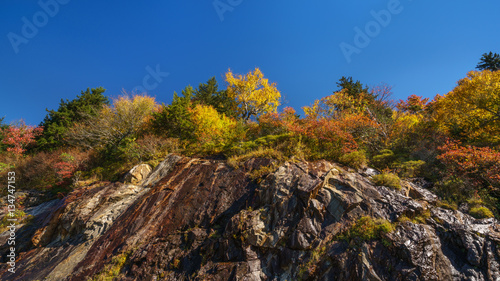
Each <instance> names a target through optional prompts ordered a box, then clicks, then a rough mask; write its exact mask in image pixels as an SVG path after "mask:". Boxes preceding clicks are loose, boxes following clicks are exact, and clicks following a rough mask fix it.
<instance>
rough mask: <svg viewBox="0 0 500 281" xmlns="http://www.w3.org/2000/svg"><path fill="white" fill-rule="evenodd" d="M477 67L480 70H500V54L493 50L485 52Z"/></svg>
mask: <svg viewBox="0 0 500 281" xmlns="http://www.w3.org/2000/svg"><path fill="white" fill-rule="evenodd" d="M476 68H477V69H479V70H486V69H488V70H491V71H497V70H500V55H499V54H497V53H493V52H489V53H484V54H483V56H482V57H481V60H480V62H479V63H478V64H477V66H476Z"/></svg>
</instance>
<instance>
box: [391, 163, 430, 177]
mask: <svg viewBox="0 0 500 281" xmlns="http://www.w3.org/2000/svg"><path fill="white" fill-rule="evenodd" d="M424 165H425V161H422V160H416V161H406V162H403V163H401V164H398V165H396V169H397V170H398V174H399V175H400V176H402V177H404V178H414V177H417V176H419V175H420V174H421V173H422V167H423V166H424Z"/></svg>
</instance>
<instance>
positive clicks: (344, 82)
mask: <svg viewBox="0 0 500 281" xmlns="http://www.w3.org/2000/svg"><path fill="white" fill-rule="evenodd" d="M337 86H338V87H339V89H338V90H337V91H334V92H333V93H334V94H335V93H336V92H340V91H342V90H345V91H346V93H347V94H348V95H349V96H351V97H353V98H359V96H360V95H365V94H368V87H366V86H363V84H361V82H359V81H358V80H356V82H354V81H353V80H352V77H350V76H349V77H345V76H342V78H340V79H339V82H337Z"/></svg>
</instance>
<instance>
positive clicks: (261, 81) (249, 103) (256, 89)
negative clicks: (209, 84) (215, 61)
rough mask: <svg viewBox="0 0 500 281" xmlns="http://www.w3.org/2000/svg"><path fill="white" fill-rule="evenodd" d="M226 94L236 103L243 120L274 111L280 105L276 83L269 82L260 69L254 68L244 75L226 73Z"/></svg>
mask: <svg viewBox="0 0 500 281" xmlns="http://www.w3.org/2000/svg"><path fill="white" fill-rule="evenodd" d="M226 82H227V83H228V88H227V91H228V94H229V95H230V96H232V97H233V98H234V99H235V100H236V102H237V103H238V106H239V110H240V115H241V117H242V118H243V119H244V120H248V119H250V117H252V116H259V115H260V114H263V113H270V112H276V109H277V108H278V106H279V105H280V98H281V94H280V92H279V91H278V89H276V83H269V81H268V79H266V78H264V74H262V72H261V71H260V69H258V68H256V69H255V70H254V71H253V72H252V71H250V72H248V73H247V74H245V75H233V73H232V72H231V70H230V69H229V70H228V72H227V73H226Z"/></svg>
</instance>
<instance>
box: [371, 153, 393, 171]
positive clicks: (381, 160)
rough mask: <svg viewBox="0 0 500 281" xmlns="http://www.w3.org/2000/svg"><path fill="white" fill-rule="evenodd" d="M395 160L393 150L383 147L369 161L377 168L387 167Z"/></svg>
mask: <svg viewBox="0 0 500 281" xmlns="http://www.w3.org/2000/svg"><path fill="white" fill-rule="evenodd" d="M395 160H396V156H395V155H394V152H392V151H391V150H389V149H383V150H381V151H380V154H378V155H375V156H374V157H373V159H372V161H371V163H372V164H373V165H374V166H375V167H376V168H379V169H386V168H389V167H390V165H391V163H392V162H394V161H395Z"/></svg>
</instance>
